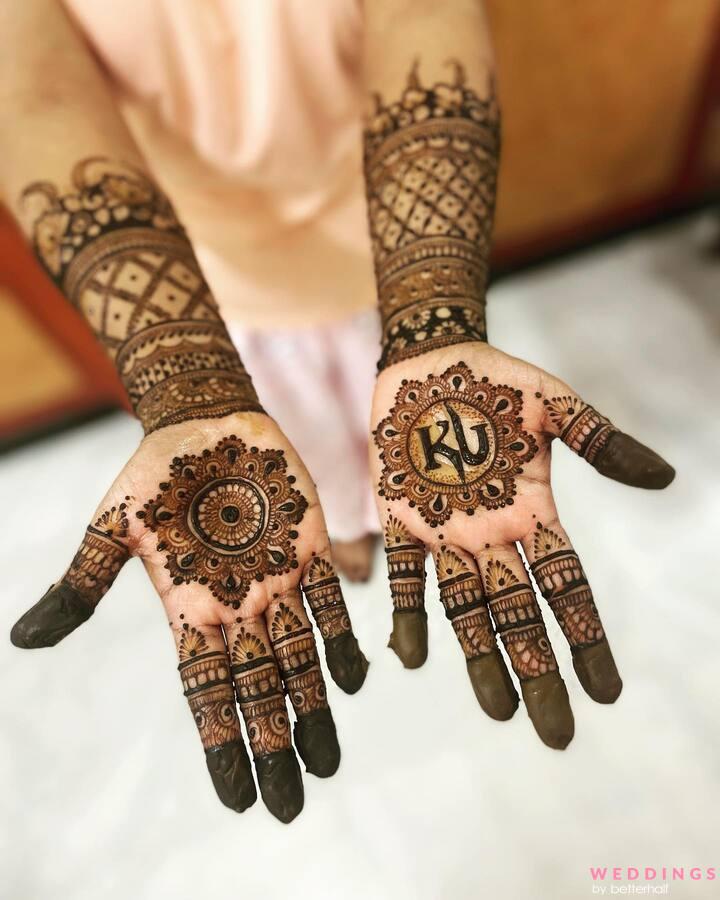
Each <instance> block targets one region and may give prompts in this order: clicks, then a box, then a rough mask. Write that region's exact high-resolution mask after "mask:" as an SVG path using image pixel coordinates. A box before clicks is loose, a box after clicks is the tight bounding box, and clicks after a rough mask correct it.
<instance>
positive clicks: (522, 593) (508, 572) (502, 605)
mask: <svg viewBox="0 0 720 900" xmlns="http://www.w3.org/2000/svg"><path fill="white" fill-rule="evenodd" d="M483 582H484V587H485V593H486V594H487V596H488V600H489V606H490V611H491V613H492V617H493V621H494V622H495V628H496V629H497V632H498V634H499V635H500V637H501V639H502V642H503V644H504V645H505V649H506V650H507V652H508V656H509V657H510V662H511V663H512V667H513V669H514V670H515V672H516V673H517V676H518V677H519V678H520V679H521V680H526V679H528V678H537V677H538V676H539V675H545V674H546V673H547V672H554V671H556V670H557V662H556V660H555V654H554V653H553V650H552V647H551V646H550V641H549V640H548V636H547V634H546V632H545V626H544V624H543V621H542V615H541V613H540V607H539V606H538V604H537V600H536V599H535V595H534V593H533V591H532V588H531V587H530V585H529V584H525V583H524V582H521V581H520V579H519V578H517V576H516V575H515V574H514V573H513V571H512V569H510V568H509V566H506V565H505V564H504V563H502V562H500V561H499V560H495V559H491V560H489V562H488V563H487V565H486V566H485V569H484V572H483Z"/></svg>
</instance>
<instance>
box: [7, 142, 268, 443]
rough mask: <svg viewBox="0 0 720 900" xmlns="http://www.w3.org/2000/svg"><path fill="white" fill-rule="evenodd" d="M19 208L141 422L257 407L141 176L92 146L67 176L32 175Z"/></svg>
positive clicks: (172, 223)
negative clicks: (54, 179)
mask: <svg viewBox="0 0 720 900" xmlns="http://www.w3.org/2000/svg"><path fill="white" fill-rule="evenodd" d="M21 208H22V210H23V215H24V216H25V217H26V218H27V220H28V221H29V223H30V229H31V234H32V244H33V248H34V251H35V254H36V255H37V257H38V259H39V261H40V262H41V264H42V266H43V267H44V269H45V271H46V272H47V274H48V275H49V276H50V277H51V278H52V279H53V281H54V282H55V283H56V284H57V286H58V287H59V288H60V290H61V291H62V293H63V294H64V295H65V296H66V297H67V298H68V299H69V300H70V302H71V303H72V304H73V305H74V306H75V308H76V309H77V310H78V312H79V313H80V314H81V315H82V316H83V318H84V319H85V320H86V322H87V323H88V325H89V326H90V328H91V329H92V330H93V332H94V334H95V336H96V337H97V339H98V340H99V341H100V343H101V344H102V345H103V347H104V348H105V350H106V351H107V353H108V355H109V356H110V358H111V359H112V360H113V362H114V363H115V366H116V368H117V370H118V374H119V375H120V378H121V380H122V382H123V384H124V386H125V389H126V390H127V393H128V397H129V399H130V402H131V404H132V406H133V409H134V410H135V413H136V415H137V416H138V418H139V419H140V421H141V422H142V425H143V428H144V429H145V432H146V433H149V432H151V431H155V430H156V429H158V428H162V427H163V426H165V425H171V424H175V423H177V422H184V421H186V420H188V419H199V418H217V417H221V416H225V415H228V414H229V413H233V412H243V411H261V407H260V403H259V401H258V399H257V395H256V394H255V391H254V389H253V386H252V382H251V381H250V377H249V376H248V374H247V372H246V371H245V369H244V367H243V365H242V363H241V361H240V358H239V356H238V354H237V352H236V350H235V348H234V347H233V345H232V342H231V340H230V336H229V335H228V332H227V330H226V328H225V325H224V323H223V321H222V319H221V317H220V313H219V311H218V308H217V304H216V302H215V300H214V298H213V296H212V294H211V293H210V289H209V288H208V286H207V283H206V282H205V279H204V278H203V275H202V272H201V271H200V268H199V266H198V262H197V260H196V258H195V254H194V252H193V249H192V246H191V244H190V242H189V240H188V238H187V236H186V234H185V232H184V230H183V228H182V226H181V224H180V223H179V221H178V219H177V217H176V215H175V213H174V211H173V209H172V206H171V205H170V202H169V200H168V199H167V197H165V196H164V195H163V193H162V192H161V191H160V190H159V189H158V188H157V187H156V185H155V184H153V182H152V181H151V180H150V178H149V177H148V176H147V175H145V174H144V173H143V172H141V171H139V170H138V169H136V168H134V167H133V166H130V165H127V164H125V163H123V162H118V161H116V160H111V159H107V158H103V157H91V158H89V159H84V160H81V161H80V162H78V163H77V165H75V167H74V169H73V171H72V173H71V175H70V180H69V186H63V187H59V186H57V185H55V184H51V183H49V182H45V181H42V182H34V183H33V184H30V185H29V186H28V187H27V188H25V190H24V191H23V194H22V197H21Z"/></svg>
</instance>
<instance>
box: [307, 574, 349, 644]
mask: <svg viewBox="0 0 720 900" xmlns="http://www.w3.org/2000/svg"><path fill="white" fill-rule="evenodd" d="M303 592H304V594H305V597H306V598H307V601H308V604H309V606H310V610H311V612H312V614H313V618H314V619H315V621H316V622H317V627H318V628H319V629H320V634H321V635H322V638H323V640H325V641H328V640H330V639H332V638H336V637H340V635H342V634H346V633H347V632H349V631H352V626H351V624H350V615H349V613H348V611H347V607H346V606H345V600H344V599H343V595H342V590H341V588H340V580H339V579H338V577H337V575H336V574H335V569H334V568H333V566H332V563H330V562H328V561H327V560H326V559H322V558H320V557H315V558H314V559H313V560H312V562H311V563H310V566H309V568H308V572H307V579H306V582H305V585H304V587H303Z"/></svg>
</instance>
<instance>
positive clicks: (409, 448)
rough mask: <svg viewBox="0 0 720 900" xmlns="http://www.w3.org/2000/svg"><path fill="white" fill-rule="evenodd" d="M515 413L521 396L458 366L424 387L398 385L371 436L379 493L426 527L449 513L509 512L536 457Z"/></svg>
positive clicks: (533, 444)
mask: <svg viewBox="0 0 720 900" xmlns="http://www.w3.org/2000/svg"><path fill="white" fill-rule="evenodd" d="M521 412H522V391H520V390H516V389H514V388H512V387H509V386H507V385H494V384H490V383H489V382H488V380H487V378H483V379H482V380H481V381H477V380H476V379H475V377H474V376H473V374H472V372H471V371H470V369H469V368H468V367H467V366H466V365H465V363H463V362H460V363H457V364H456V365H454V366H451V367H450V368H449V369H446V371H445V372H443V373H442V374H441V375H432V374H431V375H428V377H427V379H426V380H425V381H424V382H420V381H407V380H404V381H403V382H402V384H401V387H400V390H399V391H398V392H397V394H396V396H395V405H394V406H393V408H392V410H391V411H390V415H389V416H388V417H387V418H385V419H383V420H382V421H381V422H380V424H379V425H378V427H377V429H376V430H375V432H374V438H375V443H376V444H377V446H378V447H379V448H380V451H381V453H380V457H381V460H382V463H383V471H382V475H381V478H380V483H379V485H378V492H379V493H380V495H381V496H382V497H386V498H387V499H388V500H400V499H405V500H407V501H408V503H409V505H410V506H412V507H415V506H416V507H417V508H418V511H419V513H420V515H421V516H422V517H423V519H424V520H425V521H426V522H427V523H428V524H429V525H430V526H432V527H435V526H437V525H440V524H442V523H443V522H445V521H447V520H448V519H449V518H450V516H451V515H452V513H453V511H454V510H461V511H463V512H465V513H467V514H468V515H472V514H473V513H474V512H475V509H476V508H477V507H478V506H483V507H484V508H485V509H488V510H492V509H498V508H500V507H504V506H509V505H512V503H513V502H514V501H513V497H514V495H515V493H516V488H515V479H516V477H517V476H518V475H520V474H522V471H523V469H522V466H523V464H524V463H527V462H529V461H530V460H531V459H532V458H533V456H534V455H535V453H536V452H537V444H536V442H535V439H534V438H533V437H532V435H530V434H528V433H527V432H525V431H523V430H522V424H523V420H522V417H521V415H520V414H521Z"/></svg>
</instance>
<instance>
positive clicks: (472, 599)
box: [435, 546, 497, 659]
mask: <svg viewBox="0 0 720 900" xmlns="http://www.w3.org/2000/svg"><path fill="white" fill-rule="evenodd" d="M435 566H436V568H437V575H438V585H439V587H440V600H441V601H442V604H443V606H444V607H445V615H446V616H447V617H448V619H449V620H450V622H451V624H452V627H453V629H454V631H455V634H456V635H457V638H458V640H459V641H460V645H461V647H462V649H463V652H464V653H465V656H466V658H467V659H475V658H477V657H478V656H483V655H485V654H486V653H490V652H491V651H493V650H495V649H496V648H497V643H496V640H495V632H494V630H493V626H492V622H491V621H490V613H489V612H488V608H487V603H486V602H485V598H484V596H483V591H482V583H481V581H480V578H479V577H478V576H477V575H476V574H475V573H474V572H471V571H470V569H469V567H468V566H467V564H466V563H465V562H464V560H462V559H460V557H459V556H458V555H457V554H456V553H453V551H452V550H448V548H447V547H445V546H442V547H441V548H440V551H439V552H438V554H437V557H436V559H435Z"/></svg>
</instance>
